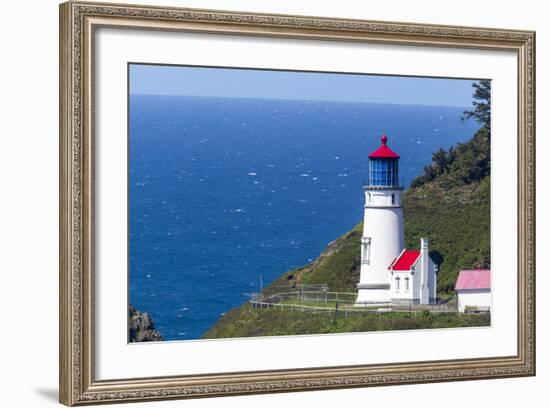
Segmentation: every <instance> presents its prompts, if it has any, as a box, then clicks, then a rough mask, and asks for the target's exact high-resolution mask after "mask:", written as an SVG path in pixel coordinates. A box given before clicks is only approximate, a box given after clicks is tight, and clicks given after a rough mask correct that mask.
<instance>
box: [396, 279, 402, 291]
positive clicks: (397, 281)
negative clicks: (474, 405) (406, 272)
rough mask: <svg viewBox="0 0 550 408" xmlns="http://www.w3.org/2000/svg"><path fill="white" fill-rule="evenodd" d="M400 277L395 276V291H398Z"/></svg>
mask: <svg viewBox="0 0 550 408" xmlns="http://www.w3.org/2000/svg"><path fill="white" fill-rule="evenodd" d="M400 281H401V279H400V278H399V277H397V278H395V291H396V292H399V286H400Z"/></svg>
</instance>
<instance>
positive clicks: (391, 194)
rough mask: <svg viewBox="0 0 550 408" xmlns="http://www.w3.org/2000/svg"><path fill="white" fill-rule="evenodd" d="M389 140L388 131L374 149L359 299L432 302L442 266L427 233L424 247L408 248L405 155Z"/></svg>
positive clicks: (359, 301) (364, 302)
mask: <svg viewBox="0 0 550 408" xmlns="http://www.w3.org/2000/svg"><path fill="white" fill-rule="evenodd" d="M387 142H388V138H387V137H386V136H385V135H384V136H382V138H381V145H380V147H379V148H378V149H377V150H375V151H374V152H372V153H371V154H369V177H368V182H367V183H366V185H365V186H364V191H365V211H364V220H363V221H364V223H363V235H362V237H361V275H360V278H359V284H358V285H357V288H358V294H357V299H356V301H355V305H356V306H365V305H368V304H381V303H386V304H387V303H419V304H430V303H433V302H435V300H436V288H437V267H436V265H435V264H434V262H433V261H432V259H431V258H430V255H429V241H428V239H427V238H422V239H421V244H420V250H407V249H406V248H405V243H404V226H403V207H402V205H401V195H402V192H403V187H401V186H400V185H399V169H398V162H399V155H398V154H397V153H395V152H394V151H393V150H391V149H390V148H389V147H388V145H387Z"/></svg>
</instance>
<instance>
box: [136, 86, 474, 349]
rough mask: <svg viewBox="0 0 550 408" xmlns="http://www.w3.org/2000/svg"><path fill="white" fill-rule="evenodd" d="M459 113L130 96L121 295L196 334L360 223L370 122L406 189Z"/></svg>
mask: <svg viewBox="0 0 550 408" xmlns="http://www.w3.org/2000/svg"><path fill="white" fill-rule="evenodd" d="M463 110H464V108H454V107H427V106H411V105H383V104H366V103H343V102H325V101H290V100H260V99H233V98H212V97H208V98H206V97H174V96H152V95H131V97H130V112H129V115H130V116H129V124H130V133H129V170H128V171H129V191H128V198H129V255H130V260H129V299H130V303H132V304H133V305H134V306H136V307H137V308H138V309H140V310H142V311H144V312H148V313H149V314H150V315H151V316H152V317H153V319H154V321H155V323H156V326H157V328H158V330H159V331H160V332H161V333H162V335H163V336H164V338H165V339H166V340H183V339H196V338H200V337H201V335H202V334H203V333H204V332H205V331H206V330H207V329H208V328H209V327H210V326H212V325H213V324H214V323H215V322H216V321H217V320H218V319H219V318H220V317H221V315H222V314H223V313H225V312H227V311H228V310H230V309H232V308H234V307H237V306H239V305H240V304H242V303H243V302H244V301H246V299H247V298H248V296H249V294H250V293H251V292H257V291H258V290H259V284H260V275H261V276H262V278H263V283H264V285H266V284H268V283H269V282H270V281H272V280H273V279H275V278H276V277H277V276H279V275H280V274H281V273H283V272H285V271H287V270H289V269H291V268H294V267H297V266H301V265H304V264H306V263H308V262H309V261H311V260H313V259H314V258H316V257H317V256H318V255H319V253H320V252H321V251H322V250H323V248H324V247H325V246H326V245H327V244H328V243H329V242H330V241H332V240H334V239H335V238H337V237H338V236H340V235H341V234H343V233H345V232H346V231H348V230H349V229H351V228H352V227H353V226H354V225H356V224H357V223H358V222H359V221H360V220H361V218H362V208H363V193H362V188H361V186H362V183H363V180H364V179H365V178H366V176H367V173H366V171H367V155H368V153H369V152H371V151H372V150H374V149H375V148H376V147H378V145H379V143H380V141H379V139H380V136H381V134H382V133H387V135H388V137H389V142H388V144H389V146H390V147H391V148H392V149H393V150H395V151H397V152H398V153H400V154H401V160H400V177H401V180H402V183H403V185H405V186H408V185H409V184H410V181H411V180H412V179H413V178H414V177H415V176H417V175H418V174H419V173H420V172H421V170H422V168H423V167H424V166H426V165H427V164H429V163H430V161H431V155H432V153H433V152H434V151H436V150H437V149H439V148H440V147H443V148H448V147H449V146H451V145H453V144H455V143H457V142H463V141H466V140H468V139H469V138H470V137H471V136H472V135H473V133H474V132H475V130H477V128H478V126H477V124H475V123H474V122H471V121H470V122H465V123H462V122H461V121H460V116H461V113H462V111H463ZM405 216H406V214H405Z"/></svg>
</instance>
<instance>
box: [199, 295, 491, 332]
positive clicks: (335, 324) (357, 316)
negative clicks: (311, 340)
mask: <svg viewBox="0 0 550 408" xmlns="http://www.w3.org/2000/svg"><path fill="white" fill-rule="evenodd" d="M490 320H491V318H490V315H489V314H455V313H429V312H427V313H421V314H417V315H411V314H409V313H407V312H388V313H381V314H375V313H368V312H365V313H359V312H357V313H349V314H348V315H347V316H345V315H344V314H343V313H331V314H328V313H319V314H313V313H311V312H297V311H290V310H279V309H257V308H252V307H251V306H250V305H248V304H246V305H243V306H241V307H240V308H236V309H233V310H231V311H230V312H229V313H227V314H226V315H225V316H223V317H222V318H221V319H220V321H219V322H218V323H217V324H216V325H214V326H213V327H212V328H211V329H210V330H209V331H208V332H207V333H206V334H205V335H204V336H203V338H206V339H215V338H231V337H256V336H283V335H299V334H329V333H351V332H369V331H387V330H419V329H434V328H449V327H476V326H488V325H490V323H491V321H490Z"/></svg>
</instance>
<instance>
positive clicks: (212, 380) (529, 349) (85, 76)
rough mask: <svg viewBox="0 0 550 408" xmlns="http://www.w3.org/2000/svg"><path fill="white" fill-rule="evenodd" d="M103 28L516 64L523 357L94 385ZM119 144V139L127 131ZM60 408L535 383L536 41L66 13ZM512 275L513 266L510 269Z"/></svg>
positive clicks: (309, 23) (287, 19)
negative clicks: (410, 49)
mask: <svg viewBox="0 0 550 408" xmlns="http://www.w3.org/2000/svg"><path fill="white" fill-rule="evenodd" d="M100 28H109V29H120V30H140V31H144V32H164V33H170V32H175V33H201V34H216V35H231V36H237V37H258V38H265V37H270V38H284V39H297V40H323V41H335V42H344V43H350V44H351V43H371V44H380V45H398V46H429V47H441V48H445V49H451V50H460V49H475V50H481V51H484V50H486V51H506V52H512V53H515V55H516V57H517V72H518V76H517V97H518V99H517V106H518V111H517V123H518V128H517V163H518V166H517V167H518V172H517V191H518V195H517V205H518V211H517V242H518V245H517V259H518V262H517V266H516V268H517V272H515V273H517V282H518V285H517V352H516V353H515V354H513V355H505V356H500V355H495V356H492V357H483V358H466V359H448V360H437V361H416V362H403V363H395V362H393V363H387V364H368V365H365V364H363V365H361V364H356V365H340V366H322V365H321V364H319V366H317V367H307V368H288V369H277V370H255V371H238V372H237V371H233V372H223V373H209V374H199V373H196V374H185V375H183V374H182V375H175V376H160V377H158V376H141V377H133V378H113V379H98V378H97V376H96V368H97V367H96V353H97V350H96V345H95V330H96V326H95V323H96V322H95V299H96V296H97V293H96V286H95V282H96V280H95V277H96V269H95V256H96V254H95V231H94V228H95V219H96V218H95V217H96V209H95V191H96V188H97V185H96V181H97V180H96V176H95V160H96V156H95V155H96V152H95V142H96V136H95V131H96V122H95V109H96V101H95V88H94V87H95V46H96V43H95V39H96V37H95V35H96V31H97V30H98V29H100ZM121 137H123V136H122V135H121ZM59 199H60V254H59V260H60V276H59V278H60V281H59V283H60V304H59V305H60V332H59V333H60V334H59V335H60V379H59V384H60V402H62V403H63V404H66V405H71V406H72V405H80V404H91V403H107V402H130V401H147V400H158V399H177V398H196V397H208V396H224V395H239V394H254V393H272V392H285V391H305V390H319V389H336V388H347V387H364V386H375V385H392V384H411V383H424V382H439V381H458V380H473V379H487V378H503V377H516V376H532V375H535V33H534V32H531V31H517V30H505V29H490V28H470V27H455V26H440V25H423V24H415V23H396V22H378V21H362V20H346V19H332V18H318V17H305V16H288V15H267V14H250V13H239V12H229V11H213V10H197V9H179V8H166V7H150V6H137V5H116V4H109V5H107V4H100V3H88V2H67V3H64V4H62V5H61V6H60V197H59ZM510 268H514V266H513V265H512V266H510Z"/></svg>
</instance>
